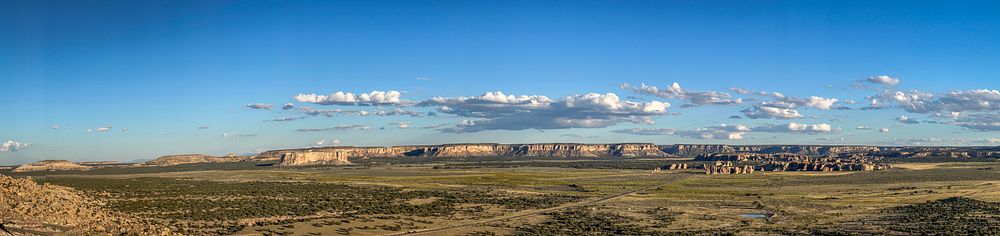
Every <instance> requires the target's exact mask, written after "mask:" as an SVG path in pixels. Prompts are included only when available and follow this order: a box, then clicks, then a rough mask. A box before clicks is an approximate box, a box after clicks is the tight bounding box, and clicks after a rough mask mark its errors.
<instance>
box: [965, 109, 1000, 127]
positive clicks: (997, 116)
mask: <svg viewBox="0 0 1000 236" xmlns="http://www.w3.org/2000/svg"><path fill="white" fill-rule="evenodd" d="M954 124H955V125H958V126H961V127H965V128H968V129H971V130H976V131H1000V113H983V114H969V115H965V116H962V117H959V118H958V119H956V120H955V122H954Z"/></svg>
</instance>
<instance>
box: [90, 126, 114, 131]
mask: <svg viewBox="0 0 1000 236" xmlns="http://www.w3.org/2000/svg"><path fill="white" fill-rule="evenodd" d="M88 130H89V129H88ZM108 130H111V126H105V127H100V128H97V132H105V131H108ZM87 132H90V131H87Z"/></svg>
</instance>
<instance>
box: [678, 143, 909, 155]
mask: <svg viewBox="0 0 1000 236" xmlns="http://www.w3.org/2000/svg"><path fill="white" fill-rule="evenodd" d="M659 147H660V149H662V150H663V151H664V152H666V153H669V154H673V155H677V156H688V157H693V156H698V155H707V154H735V153H760V154H774V153H789V154H801V155H806V156H833V155H840V154H848V153H877V152H896V151H899V150H901V149H903V148H902V147H878V146H827V145H725V144H675V145H662V146H659Z"/></svg>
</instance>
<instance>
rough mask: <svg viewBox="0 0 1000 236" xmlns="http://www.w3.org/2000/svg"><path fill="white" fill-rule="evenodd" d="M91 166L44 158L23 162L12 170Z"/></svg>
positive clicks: (65, 168) (87, 167)
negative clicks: (27, 162) (43, 159)
mask: <svg viewBox="0 0 1000 236" xmlns="http://www.w3.org/2000/svg"><path fill="white" fill-rule="evenodd" d="M91 168H92V167H89V166H84V165H79V164H76V163H73V162H70V161H66V160H45V161H38V162H35V163H30V164H24V165H21V166H18V167H17V168H14V170H13V171H14V172H29V171H54V170H90V169H91Z"/></svg>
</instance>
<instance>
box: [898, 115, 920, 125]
mask: <svg viewBox="0 0 1000 236" xmlns="http://www.w3.org/2000/svg"><path fill="white" fill-rule="evenodd" d="M896 121H898V122H899V123H903V124H920V121H917V120H914V119H911V118H910V117H907V116H899V117H896Z"/></svg>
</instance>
